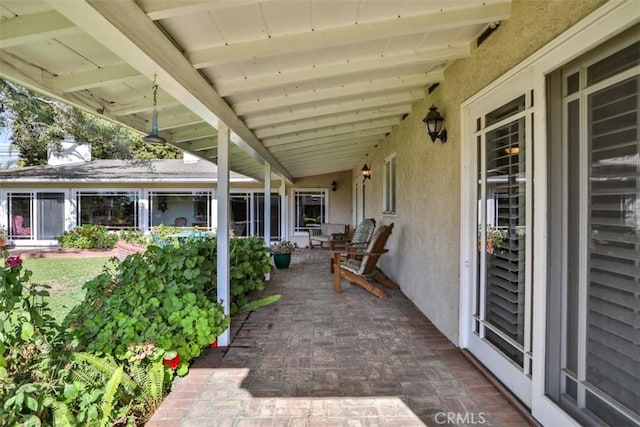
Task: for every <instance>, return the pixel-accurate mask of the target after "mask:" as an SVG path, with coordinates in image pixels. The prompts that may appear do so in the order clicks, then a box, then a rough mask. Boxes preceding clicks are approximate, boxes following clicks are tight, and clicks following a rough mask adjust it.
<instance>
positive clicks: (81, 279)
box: [22, 257, 114, 322]
mask: <svg viewBox="0 0 640 427" xmlns="http://www.w3.org/2000/svg"><path fill="white" fill-rule="evenodd" d="M109 259H111V257H89V258H71V257H69V258H26V259H24V260H23V262H22V267H23V268H24V269H27V270H31V271H32V272H33V275H32V276H31V282H32V283H37V284H39V285H49V286H51V289H49V293H50V294H51V296H50V297H49V298H48V300H49V307H50V308H51V314H52V315H53V316H54V317H55V319H56V320H57V321H58V322H61V321H62V319H64V317H65V316H66V315H67V313H68V312H69V310H70V309H71V308H72V307H73V306H74V305H76V304H78V303H80V302H82V300H83V299H84V294H85V291H84V289H82V285H84V284H85V282H87V281H88V280H91V279H93V278H94V277H96V276H97V275H98V274H100V273H102V271H103V267H104V266H105V265H106V264H107V263H108V261H109ZM108 264H109V267H110V268H113V266H114V264H112V263H108Z"/></svg>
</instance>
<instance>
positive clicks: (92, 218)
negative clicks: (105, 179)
mask: <svg viewBox="0 0 640 427" xmlns="http://www.w3.org/2000/svg"><path fill="white" fill-rule="evenodd" d="M77 209H78V219H79V222H80V224H94V225H104V226H105V227H108V228H110V229H121V228H131V227H138V214H137V212H138V195H137V193H133V192H131V193H127V192H115V191H114V192H81V193H78V196H77Z"/></svg>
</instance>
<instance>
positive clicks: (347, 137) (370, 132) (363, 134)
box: [268, 127, 391, 149]
mask: <svg viewBox="0 0 640 427" xmlns="http://www.w3.org/2000/svg"><path fill="white" fill-rule="evenodd" d="M390 131H391V127H387V128H378V129H367V130H364V131H358V132H353V133H343V134H340V135H335V136H325V137H323V138H317V139H309V140H307V141H306V142H305V143H307V142H308V143H309V144H317V145H320V144H325V143H327V142H334V141H353V140H359V139H362V138H368V137H371V136H380V137H383V136H384V134H386V133H387V132H390ZM286 144H295V146H299V145H298V143H296V142H284V143H275V144H269V145H268V147H269V148H270V149H272V148H273V147H275V146H277V145H286ZM303 144H304V143H303Z"/></svg>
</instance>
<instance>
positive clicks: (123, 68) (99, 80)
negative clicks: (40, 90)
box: [53, 64, 140, 92]
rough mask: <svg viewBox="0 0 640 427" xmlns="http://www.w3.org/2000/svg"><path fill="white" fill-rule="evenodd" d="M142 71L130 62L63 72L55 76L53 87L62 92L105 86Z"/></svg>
mask: <svg viewBox="0 0 640 427" xmlns="http://www.w3.org/2000/svg"><path fill="white" fill-rule="evenodd" d="M138 76H140V73H139V72H138V70H136V69H135V68H132V67H131V66H129V65H128V64H118V65H112V66H109V67H101V68H97V69H95V70H90V71H81V72H77V73H67V74H61V75H58V76H56V77H54V78H53V89H54V90H56V91H60V92H77V91H79V90H84V89H92V88H97V87H103V86H107V85H111V84H114V83H119V82H122V81H125V80H127V79H130V78H132V77H138Z"/></svg>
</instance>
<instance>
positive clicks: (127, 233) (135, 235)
mask: <svg viewBox="0 0 640 427" xmlns="http://www.w3.org/2000/svg"><path fill="white" fill-rule="evenodd" d="M118 239H120V240H122V241H125V242H127V243H130V244H132V245H136V246H147V245H149V243H151V241H150V238H149V236H145V235H144V234H142V231H141V230H140V229H138V228H132V229H127V230H121V231H120V232H119V233H118Z"/></svg>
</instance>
